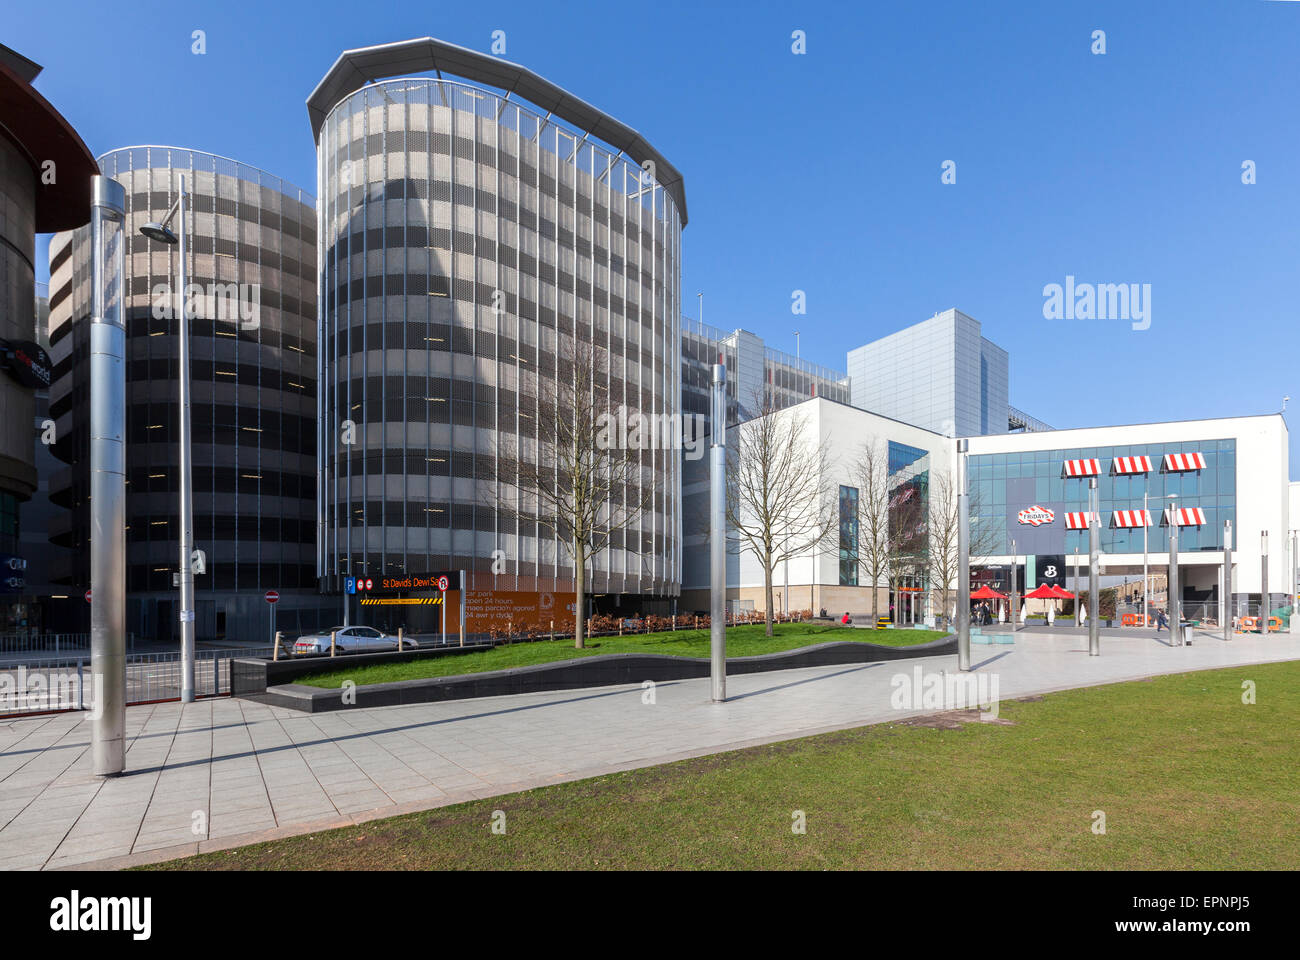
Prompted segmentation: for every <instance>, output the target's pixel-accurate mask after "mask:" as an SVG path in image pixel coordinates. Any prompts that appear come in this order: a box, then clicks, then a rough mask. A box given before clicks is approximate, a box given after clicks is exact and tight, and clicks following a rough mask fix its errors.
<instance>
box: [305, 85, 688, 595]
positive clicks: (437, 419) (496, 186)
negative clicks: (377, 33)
mask: <svg viewBox="0 0 1300 960" xmlns="http://www.w3.org/2000/svg"><path fill="white" fill-rule="evenodd" d="M318 183H319V187H320V194H321V202H320V207H319V224H320V235H321V237H320V271H319V292H318V295H319V299H320V304H321V311H320V325H319V338H320V344H321V356H320V362H319V368H318V370H319V377H320V382H321V385H322V387H321V394H320V417H319V430H320V432H319V437H318V442H319V445H320V449H321V452H322V458H321V464H320V466H321V473H320V478H319V484H320V497H319V511H320V512H319V516H318V529H319V548H318V556H317V573H318V574H319V576H320V577H321V578H322V579H321V583H322V586H323V588H324V589H326V590H327V591H337V590H339V589H341V585H342V579H343V578H344V577H346V576H349V575H367V576H370V577H378V576H384V575H395V574H416V573H420V572H426V571H430V570H440V569H467V570H472V571H480V572H486V571H489V570H491V568H492V564H493V560H494V556H496V555H498V553H497V552H498V551H500V552H501V553H502V554H503V555H504V558H505V561H506V562H505V569H506V571H508V572H507V573H504V574H499V575H498V576H496V577H494V578H493V580H492V585H493V588H494V589H497V590H504V591H509V590H519V591H532V590H563V589H565V588H566V587H567V586H568V585H569V584H570V583H571V581H572V578H573V569H572V558H571V557H570V556H569V555H568V553H567V551H566V549H565V547H564V545H563V544H562V543H560V542H559V541H558V540H557V539H556V538H555V537H554V536H553V535H552V534H551V533H550V532H549V531H548V530H546V529H545V528H544V527H542V526H540V525H539V524H538V523H537V522H536V519H535V515H534V517H533V518H530V515H529V508H528V504H527V503H526V502H523V501H521V500H517V499H510V498H511V496H512V495H511V494H510V493H509V492H508V491H509V485H508V484H507V483H506V482H505V480H504V478H503V476H502V464H501V463H500V462H499V458H498V453H499V451H500V450H502V449H503V448H509V449H519V450H520V451H521V455H522V456H524V457H532V458H533V462H534V463H536V462H537V457H538V453H537V450H538V445H537V444H536V442H535V441H536V438H537V435H538V429H537V417H538V415H539V411H540V406H539V402H538V397H539V391H540V392H542V393H545V392H546V389H547V388H546V386H545V384H546V381H548V380H551V381H553V380H554V379H555V377H556V376H557V373H556V370H557V361H558V360H560V359H561V358H562V357H563V356H564V355H565V353H566V346H565V345H566V343H573V342H574V341H575V340H576V341H581V342H586V343H594V344H595V346H596V348H597V351H598V353H599V355H600V358H601V360H602V366H603V367H604V369H603V371H602V376H603V377H604V379H605V381H606V384H605V386H606V388H607V390H608V395H609V398H610V403H611V405H612V406H613V407H614V408H617V407H618V406H620V405H625V406H626V407H627V408H628V410H629V412H631V411H639V412H641V413H644V414H651V415H657V416H665V415H666V416H675V415H676V414H678V413H679V412H680V407H679V398H680V396H681V394H682V383H681V375H680V371H681V369H682V355H681V353H682V340H681V330H680V320H679V318H680V312H681V311H680V304H681V291H680V278H679V274H680V260H681V230H682V215H681V214H680V213H679V211H678V209H677V206H676V204H675V202H674V200H673V197H672V196H671V195H670V193H669V192H667V191H666V190H665V189H664V188H663V187H662V186H661V185H660V184H658V183H657V182H655V181H654V180H653V178H652V177H650V176H649V175H648V174H647V173H646V172H644V171H643V170H642V168H641V167H640V166H638V165H636V164H635V163H633V162H631V161H630V160H629V159H628V158H627V157H626V156H624V155H622V154H620V153H617V152H615V151H611V150H608V149H606V148H605V147H604V146H602V145H601V144H600V143H598V142H596V141H595V140H594V139H593V135H592V134H590V133H584V132H576V131H574V130H570V129H567V128H566V127H565V126H563V125H562V124H561V123H559V122H557V121H556V120H555V118H553V117H550V116H549V115H548V114H547V113H546V111H544V110H537V109H535V108H532V107H529V106H528V105H527V104H526V103H523V102H521V101H517V100H515V99H509V98H507V97H505V96H502V95H499V94H497V93H495V92H493V91H491V90H490V89H486V88H481V87H479V86H477V85H474V84H470V83H465V82H460V81H451V80H445V79H438V80H434V79H398V80H386V81H383V82H380V83H374V84H371V85H369V86H365V87H363V88H361V89H359V90H356V91H355V92H353V93H350V94H349V95H347V96H345V97H343V98H342V99H341V100H339V102H338V103H337V104H335V105H334V106H333V108H332V109H330V110H329V111H328V113H327V114H326V115H325V116H324V118H323V123H322V125H321V127H320V133H319V142H318ZM680 461H681V452H680V450H678V449H675V448H674V449H655V450H646V451H643V453H642V469H643V470H644V471H645V474H644V475H645V476H646V477H647V480H646V481H645V482H647V483H651V484H653V487H654V491H653V501H652V506H651V508H650V509H648V510H647V511H645V512H644V514H643V515H642V517H641V521H640V523H639V525H638V526H637V527H636V528H635V529H629V530H626V531H621V532H619V531H616V532H615V533H614V534H613V536H612V537H611V542H610V546H609V548H608V549H606V550H604V551H602V552H601V553H600V554H599V555H598V556H596V557H595V558H594V559H593V561H592V568H593V569H592V570H591V571H590V573H589V579H588V583H589V588H590V589H591V590H592V591H594V592H596V593H620V594H639V595H661V596H662V595H673V594H676V593H677V592H678V591H679V589H680V582H681V564H682V558H681V508H680V504H681V468H680ZM543 465H544V464H543ZM651 478H652V479H651ZM627 497H628V500H629V501H632V502H635V501H637V500H638V499H639V497H638V494H637V493H636V491H629V493H628V494H627Z"/></svg>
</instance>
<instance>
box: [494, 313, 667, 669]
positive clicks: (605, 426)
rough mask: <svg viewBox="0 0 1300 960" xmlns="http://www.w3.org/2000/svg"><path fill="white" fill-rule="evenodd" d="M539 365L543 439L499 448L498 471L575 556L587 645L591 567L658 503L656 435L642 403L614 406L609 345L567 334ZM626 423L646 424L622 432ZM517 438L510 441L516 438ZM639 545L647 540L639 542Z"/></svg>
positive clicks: (525, 509)
mask: <svg viewBox="0 0 1300 960" xmlns="http://www.w3.org/2000/svg"><path fill="white" fill-rule="evenodd" d="M550 372H551V371H541V372H539V375H538V378H537V381H538V387H537V406H538V416H537V427H536V434H537V436H536V440H535V441H534V442H532V443H528V442H526V441H525V440H524V439H523V438H520V439H518V440H515V441H513V442H514V443H515V444H517V446H516V447H515V448H513V449H507V450H505V451H503V452H502V453H501V454H500V455H499V459H500V463H499V473H500V476H501V478H502V481H503V482H504V483H505V484H506V485H507V486H514V487H515V488H516V490H517V494H518V495H517V497H516V505H515V506H514V507H513V508H511V507H510V506H509V504H508V499H507V502H506V503H503V508H504V509H506V510H507V511H510V510H512V509H513V512H515V513H516V515H517V516H518V517H519V518H521V519H522V520H524V521H525V522H528V521H531V520H536V522H537V524H538V525H539V526H541V527H544V528H546V529H548V530H550V531H551V532H552V533H553V534H554V535H555V537H556V539H557V540H559V541H560V542H561V543H562V544H563V545H564V548H565V549H566V551H567V552H568V553H569V555H570V556H571V557H572V558H573V579H574V594H575V600H576V603H575V610H574V614H575V616H574V638H573V645H574V646H575V647H577V648H578V649H582V648H583V647H584V646H585V635H586V618H585V616H584V614H585V611H586V596H587V583H588V580H587V574H588V567H589V565H590V564H591V563H592V561H593V560H594V559H595V558H596V557H597V556H599V555H600V553H601V552H602V551H603V550H604V549H605V548H606V547H608V546H609V544H610V542H611V539H615V540H622V539H623V537H624V536H628V535H633V536H636V537H637V538H638V541H639V538H640V532H639V529H640V519H641V517H642V516H643V515H644V513H645V512H646V510H647V509H648V508H649V507H650V506H651V505H652V504H653V502H654V490H655V486H656V485H655V483H654V482H653V479H654V478H653V470H652V468H651V467H650V466H649V464H648V458H647V457H646V455H645V447H646V444H647V443H648V442H650V441H651V440H652V439H653V437H652V436H650V434H649V433H648V432H647V431H648V430H650V429H654V428H655V422H654V421H653V420H650V421H649V422H650V424H651V426H650V427H649V428H641V426H642V424H643V423H644V422H645V421H646V420H649V418H643V417H642V415H641V413H640V412H639V411H638V410H631V411H629V410H626V409H624V410H623V411H622V414H623V416H622V418H620V415H619V414H620V411H619V410H617V409H615V407H614V405H613V403H612V401H611V397H610V395H609V388H608V382H609V381H608V376H607V363H606V356H605V352H604V350H603V348H601V347H598V346H596V345H595V344H593V343H591V342H590V341H587V340H582V339H575V338H572V337H570V338H567V339H565V338H561V351H560V354H559V356H558V358H557V364H556V369H555V371H554V376H553V377H552V376H549V373H550ZM620 422H623V423H627V424H630V425H635V426H636V427H638V428H639V429H636V430H635V431H634V430H630V429H629V430H627V431H623V430H620V429H618V424H619V423H620ZM509 442H511V441H507V443H509ZM636 547H637V549H636V552H638V553H639V552H640V547H641V544H640V542H638V543H637V545H636Z"/></svg>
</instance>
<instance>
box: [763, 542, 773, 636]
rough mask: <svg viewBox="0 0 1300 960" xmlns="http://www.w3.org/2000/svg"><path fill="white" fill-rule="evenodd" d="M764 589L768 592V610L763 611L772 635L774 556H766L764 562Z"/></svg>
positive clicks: (768, 630) (769, 632) (768, 629)
mask: <svg viewBox="0 0 1300 960" xmlns="http://www.w3.org/2000/svg"><path fill="white" fill-rule="evenodd" d="M763 590H764V592H765V593H766V595H767V596H766V598H765V600H764V603H765V604H766V606H767V610H765V611H764V613H763V620H764V622H765V623H766V624H767V636H769V637H770V636H771V635H772V558H771V557H770V556H769V557H765V558H764V562H763Z"/></svg>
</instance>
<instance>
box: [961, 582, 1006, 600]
mask: <svg viewBox="0 0 1300 960" xmlns="http://www.w3.org/2000/svg"><path fill="white" fill-rule="evenodd" d="M970 598H971V599H972V600H1005V599H1006V598H1007V597H1006V594H1004V593H998V592H997V591H996V590H994V589H992V588H990V587H989V585H988V584H987V583H986V584H984V586H982V587H980V588H979V589H978V590H976V591H975V592H974V593H972V594H971V595H970Z"/></svg>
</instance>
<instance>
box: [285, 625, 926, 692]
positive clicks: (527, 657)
mask: <svg viewBox="0 0 1300 960" xmlns="http://www.w3.org/2000/svg"><path fill="white" fill-rule="evenodd" d="M772 630H773V633H774V636H772V637H771V638H769V637H767V636H766V635H765V631H764V627H763V624H761V623H760V624H746V625H744V626H739V627H729V628H728V629H727V656H728V657H748V656H753V655H755V654H759V653H778V652H779V651H781V650H794V649H796V648H797V647H807V646H811V645H813V644H815V643H827V642H830V641H833V640H849V641H854V642H862V641H869V642H871V643H878V644H880V645H881V646H891V647H905V646H912V645H914V644H918V643H928V642H929V641H931V640H938V639H940V638H941V637H946V636H947V634H946V633H944V632H941V631H938V630H856V629H853V628H851V627H841V626H839V625H834V626H831V625H826V624H807V623H778V624H774V625H773V627H772ZM602 653H667V654H674V655H676V656H681V657H704V658H707V657H708V656H709V631H708V630H678V631H676V632H675V633H674V632H671V631H669V632H665V633H640V634H628V635H627V636H623V637H597V638H595V639H589V640H588V641H587V646H586V648H585V649H582V650H576V649H574V646H573V641H572V640H537V641H533V642H531V643H513V644H510V645H509V646H503V647H493V648H492V649H491V650H484V651H483V652H481V653H466V654H464V655H459V656H450V657H432V658H429V659H425V660H416V661H411V662H408V663H394V664H384V665H380V666H369V667H352V668H350V669H349V668H346V667H344V668H342V669H333V670H328V671H322V672H321V673H313V674H308V675H307V676H305V677H302V678H300V679H298V680H296V681H295V682H296V683H305V684H307V685H309V686H313V687H337V686H339V684H341V683H342V682H343V681H344V680H352V681H353V682H355V683H357V684H363V683H387V682H389V681H393V680H416V679H420V678H422V677H450V676H457V675H460V674H465V673H482V672H483V671H485V670H505V669H508V668H510V667H526V666H529V665H531V664H534V663H553V662H555V661H556V660H571V659H573V658H574V657H590V656H594V655H596V654H602Z"/></svg>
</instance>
